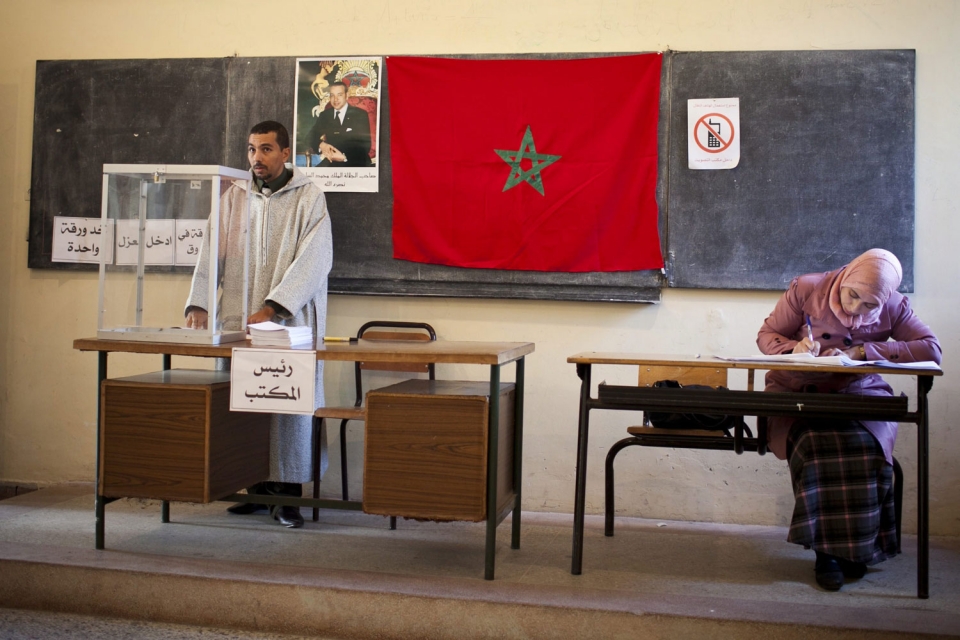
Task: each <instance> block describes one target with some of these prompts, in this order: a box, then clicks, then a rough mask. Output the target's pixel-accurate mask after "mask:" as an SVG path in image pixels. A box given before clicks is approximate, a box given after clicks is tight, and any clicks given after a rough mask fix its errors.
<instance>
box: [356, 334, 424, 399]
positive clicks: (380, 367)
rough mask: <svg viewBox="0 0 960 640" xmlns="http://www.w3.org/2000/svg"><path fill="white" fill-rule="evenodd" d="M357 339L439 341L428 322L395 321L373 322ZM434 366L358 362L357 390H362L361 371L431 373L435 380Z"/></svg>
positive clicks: (409, 363)
mask: <svg viewBox="0 0 960 640" xmlns="http://www.w3.org/2000/svg"><path fill="white" fill-rule="evenodd" d="M357 337H358V338H362V339H363V340H382V341H395V340H404V341H414V342H431V341H433V340H436V339H437V333H436V331H434V330H433V327H431V326H430V325H429V324H427V323H426V322H400V321H394V320H373V321H371V322H368V323H366V324H364V325H363V326H362V327H360V330H359V331H357ZM433 369H434V367H433V364H432V363H431V364H420V363H413V362H358V363H357V376H358V379H357V389H358V390H359V389H360V382H359V376H360V371H361V370H363V371H405V372H409V373H429V374H431V375H430V379H431V380H432V379H433Z"/></svg>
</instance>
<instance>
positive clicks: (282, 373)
mask: <svg viewBox="0 0 960 640" xmlns="http://www.w3.org/2000/svg"><path fill="white" fill-rule="evenodd" d="M316 374H317V352H316V351H306V350H302V349H300V350H296V351H294V350H291V349H234V350H233V356H232V359H231V362H230V410H231V411H252V412H254V413H295V414H300V415H313V412H314V405H313V396H314V392H315V391H316V389H315V385H316Z"/></svg>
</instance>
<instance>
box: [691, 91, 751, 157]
mask: <svg viewBox="0 0 960 640" xmlns="http://www.w3.org/2000/svg"><path fill="white" fill-rule="evenodd" d="M687 157H688V163H687V167H688V168H690V169H700V170H703V169H707V170H709V169H733V168H734V167H736V166H737V165H738V164H739V163H740V98H701V99H691V100H687Z"/></svg>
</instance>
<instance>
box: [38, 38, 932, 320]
mask: <svg viewBox="0 0 960 640" xmlns="http://www.w3.org/2000/svg"><path fill="white" fill-rule="evenodd" d="M610 55H623V54H609V53H605V54H583V55H577V56H574V55H572V54H537V55H529V56H469V57H491V58H493V57H499V58H503V57H528V58H529V57H533V58H556V57H594V56H610ZM757 60H761V61H770V60H772V61H773V62H780V63H782V64H786V63H790V62H792V64H793V66H792V67H791V66H790V65H789V64H786V66H785V67H784V68H788V69H792V70H793V72H796V71H797V70H799V74H800V76H802V75H803V72H804V69H805V68H806V67H805V65H813V66H815V67H816V68H818V69H820V68H823V66H824V64H827V65H829V61H830V60H839V61H841V62H843V63H844V64H845V65H847V66H850V64H859V65H861V66H863V67H864V68H866V69H868V70H869V71H870V74H868V75H867V80H869V82H865V84H863V85H862V87H863V89H864V90H865V91H868V92H869V91H873V93H871V95H873V96H875V95H876V94H877V91H878V90H879V91H880V93H883V92H888V93H889V86H888V85H889V83H890V77H891V76H890V75H889V74H888V75H883V74H884V72H889V71H890V69H895V70H896V73H897V74H899V75H896V76H895V77H896V78H898V82H896V83H894V85H895V87H894V88H895V91H894V93H896V94H897V97H896V101H895V104H896V105H897V107H898V109H899V111H898V112H897V115H896V119H897V121H898V122H899V123H901V124H902V127H901V128H900V130H899V133H898V135H899V136H900V137H899V138H898V140H909V141H910V144H909V149H907V147H906V143H903V144H904V146H903V147H902V149H901V150H902V151H903V153H901V154H899V155H898V157H897V159H896V160H897V163H898V164H897V165H896V168H897V172H896V174H895V176H896V179H897V184H896V185H894V186H893V187H890V185H885V188H886V187H890V188H889V189H886V190H885V191H883V197H882V200H883V201H884V202H885V203H887V204H891V203H898V202H899V203H901V204H902V206H899V207H887V208H883V207H878V208H875V211H876V214H875V216H874V218H873V219H872V220H871V221H870V226H869V231H868V232H867V233H859V234H850V235H843V234H831V235H830V236H829V238H828V240H829V241H830V242H829V243H828V244H827V245H826V246H827V247H828V248H827V249H825V250H824V249H823V247H822V246H819V247H816V251H812V250H809V251H808V249H809V247H807V246H805V245H803V243H799V244H798V243H796V242H794V241H793V239H791V238H783V237H776V236H774V239H773V240H772V239H771V235H770V234H764V233H762V229H763V227H762V226H760V225H753V226H751V225H750V224H747V222H749V221H751V220H753V219H754V216H755V215H756V212H757V210H759V209H762V207H763V197H766V196H764V195H762V194H763V190H762V188H761V187H762V186H763V184H762V179H763V178H764V177H765V176H764V174H763V173H762V172H761V173H759V174H758V175H752V172H755V171H756V167H757V166H758V165H757V163H756V161H755V158H758V157H759V158H763V159H764V163H765V164H764V165H763V166H766V167H769V166H770V163H771V162H775V161H776V158H777V155H776V154H775V153H770V149H769V147H770V145H769V144H766V146H765V143H768V142H769V141H768V140H766V139H765V138H764V137H763V135H762V133H763V127H762V126H760V127H758V126H754V124H753V123H752V122H751V118H753V117H754V113H756V110H755V106H756V105H757V104H760V103H763V104H762V105H761V106H765V105H766V104H767V103H770V102H771V101H776V99H777V96H775V95H774V96H773V97H771V93H770V91H774V90H775V89H774V87H775V86H776V85H775V83H767V82H763V83H762V87H761V88H768V89H769V91H767V92H766V93H764V92H763V91H760V92H756V91H754V92H753V93H751V92H750V91H749V90H751V89H756V87H751V86H750V84H749V82H747V84H746V85H744V84H739V85H738V84H736V83H730V82H726V83H724V82H723V79H724V78H727V79H729V78H731V77H732V78H739V77H740V76H746V78H747V79H749V78H750V77H752V76H750V75H749V73H748V72H752V71H756V70H758V69H760V70H763V69H764V63H763V62H757ZM823 60H826V61H827V62H826V63H824V62H822V61H823ZM784 61H786V63H785V62H784ZM851 61H852V62H851ZM814 62H816V64H814ZM914 66H915V54H914V52H913V51H855V52H825V51H817V52H789V51H786V52H746V53H744V52H730V53H727V52H714V53H709V52H707V53H696V52H690V53H677V52H667V53H666V54H665V55H664V64H663V72H662V80H661V87H662V89H661V104H660V123H659V130H660V143H659V155H660V163H659V167H658V174H659V179H658V192H657V200H658V203H660V209H661V216H660V223H659V225H660V237H661V245H662V247H664V257H665V260H666V262H667V269H666V277H664V275H662V274H661V273H660V272H659V271H640V272H619V273H543V272H522V271H498V270H485V269H459V268H454V267H444V266H439V265H421V264H416V263H409V262H405V261H399V260H394V259H393V258H392V246H391V224H392V186H391V170H390V162H389V157H390V153H389V144H390V130H389V99H388V98H387V86H386V82H389V78H387V77H386V76H387V74H383V82H384V85H383V86H382V87H381V95H382V96H383V98H382V99H383V102H382V105H381V114H380V118H381V132H380V139H379V141H378V147H379V153H378V156H379V158H380V176H381V177H380V192H379V193H376V194H362V193H330V194H328V195H327V199H328V202H329V206H330V211H331V220H332V222H333V229H334V266H333V271H332V272H331V275H330V282H329V291H330V292H331V293H342V294H358V295H412V296H435V297H475V298H520V299H547V300H586V301H617V302H658V301H659V300H660V289H661V287H662V286H673V287H693V288H728V289H783V288H785V286H786V284H787V283H788V282H789V277H792V276H793V275H797V274H799V273H805V272H809V271H818V270H827V269H831V268H835V267H836V266H838V265H840V264H843V263H844V262H845V261H846V260H848V259H849V258H852V257H853V256H855V255H856V254H857V253H859V252H860V251H862V250H864V249H866V248H869V247H870V246H875V245H876V246H886V248H889V249H891V250H892V251H894V253H896V254H897V255H898V256H900V258H901V261H902V262H903V265H904V276H905V277H904V286H903V287H901V289H902V290H908V291H909V290H912V284H913V279H912V274H913V209H914V202H913V176H914V172H913V161H914V158H913V145H912V141H913V129H914V89H913V82H914V80H913V78H914ZM767 67H768V68H776V65H772V66H771V65H767ZM295 68H296V59H295V58H289V57H275V58H222V59H221V58H203V59H166V60H68V61H38V63H37V81H36V98H37V99H36V108H35V115H34V145H33V173H32V180H31V189H32V191H31V193H32V199H31V203H30V236H29V252H28V266H29V267H30V268H52V269H63V270H91V269H94V268H95V267H94V266H92V265H82V264H69V263H53V262H51V260H50V258H51V238H52V233H53V218H54V216H57V215H63V216H78V217H98V216H99V207H100V192H99V189H100V174H101V167H102V165H103V164H104V163H110V162H116V163H137V162H150V163H156V162H164V163H167V164H223V165H226V166H232V167H245V166H246V157H245V141H246V135H247V131H248V129H249V127H250V125H251V124H252V123H255V122H259V121H261V120H266V119H278V120H280V121H281V122H284V124H286V125H287V126H288V127H289V128H290V129H291V132H293V130H292V126H291V125H292V114H293V111H294V92H293V82H292V80H293V78H294V74H295ZM811 68H812V67H811ZM690 69H694V70H703V69H705V70H707V71H710V72H711V73H713V76H711V75H710V73H707V74H706V75H703V74H700V75H698V74H697V73H689V70H690ZM718 69H719V70H720V71H718ZM794 75H796V74H794ZM791 77H793V76H791ZM710 78H713V80H711V82H713V84H711V82H708V81H707V80H709V79H710ZM716 78H720V80H717V79H716ZM788 79H789V78H788ZM735 91H742V92H743V93H741V96H746V99H744V98H742V99H741V105H742V108H741V109H742V112H741V122H742V123H743V128H744V135H745V136H746V135H749V136H750V137H749V141H748V142H745V143H744V152H743V157H744V159H743V160H742V161H741V167H738V168H737V169H734V170H732V171H714V172H693V171H690V170H688V169H686V168H685V165H686V147H685V145H686V122H685V118H686V103H685V100H686V97H727V96H729V95H733V94H732V93H730V92H735ZM717 92H719V93H717ZM721 94H723V95H721ZM685 96H686V97H685ZM758 101H759V102H758ZM751 109H753V110H751ZM761 124H762V123H761ZM827 125H831V123H830V122H826V123H825V125H824V126H827ZM831 126H832V125H831ZM821 133H822V132H821ZM744 140H747V138H744ZM874 142H875V141H874ZM756 150H760V151H762V152H763V154H766V155H763V154H760V155H756V154H757V153H758V152H757V151H756ZM751 154H754V155H751ZM838 158H839V161H841V168H843V166H844V165H842V162H849V161H850V159H849V158H847V157H846V156H838ZM875 167H876V163H873V164H870V163H868V166H867V169H864V170H865V171H869V170H871V169H872V168H875ZM829 171H830V172H832V175H835V174H837V173H838V170H837V169H836V167H834V168H833V169H830V170H829ZM840 173H842V172H840ZM691 174H698V175H691ZM748 179H750V180H753V181H754V183H756V184H755V186H754V187H753V188H754V189H756V191H755V193H756V194H758V195H757V196H756V197H755V198H754V199H753V200H752V201H751V202H748V203H746V204H748V205H750V206H747V207H745V206H743V205H744V202H743V198H742V185H743V184H745V183H746V182H747V181H748ZM871 184H874V185H875V184H876V183H875V182H874V183H871ZM737 185H740V186H737ZM724 198H726V201H724ZM718 203H719V205H718ZM816 211H817V214H818V216H819V217H814V218H808V219H807V221H808V222H810V221H811V220H812V221H814V222H816V221H822V220H823V219H824V216H827V215H828V214H829V213H830V211H829V209H818V210H816ZM705 217H706V218H707V219H709V220H710V224H704V222H703V221H704V219H705ZM864 219H865V217H860V219H859V221H858V222H860V221H863V220H864ZM768 224H769V222H768ZM800 226H801V229H802V227H803V224H801V225H800ZM863 228H864V227H863V226H861V227H859V229H860V230H861V231H862V229H863ZM891 230H892V231H891ZM881 231H883V232H884V233H880V232H881ZM854 235H855V236H856V238H857V240H858V241H859V242H861V243H862V245H857V244H856V243H847V244H844V245H842V246H839V247H838V246H835V240H836V239H837V238H843V237H853V236H854ZM891 237H892V239H893V240H897V241H899V244H898V243H897V242H892V243H889V244H885V243H887V241H888V240H889V239H890V238H891ZM705 238H706V239H723V238H728V240H727V241H728V242H730V243H733V242H739V243H738V244H736V245H732V244H731V245H728V247H727V248H728V249H730V250H728V251H722V250H721V249H718V248H717V247H715V246H714V244H715V243H714V244H711V243H709V242H705V241H704V239H705ZM791 247H796V250H794V249H791V250H789V251H788V250H786V249H789V248H791ZM797 255H800V256H801V257H803V259H797V258H796V256H797ZM785 256H786V258H787V259H786V260H784V258H785ZM724 260H725V261H726V262H724ZM778 260H779V261H780V262H778ZM711 261H712V262H711ZM183 270H184V271H185V272H189V271H190V270H189V268H185V269H183ZM788 276H789V277H788Z"/></svg>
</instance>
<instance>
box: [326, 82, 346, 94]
mask: <svg viewBox="0 0 960 640" xmlns="http://www.w3.org/2000/svg"><path fill="white" fill-rule="evenodd" d="M334 87H343V95H347V94H348V93H350V90H349V89H348V88H347V84H346V83H345V82H340V81H339V80H337V81H336V82H331V83H330V86H329V87H327V93H330V91H331V90H332V89H333V88H334Z"/></svg>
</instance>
